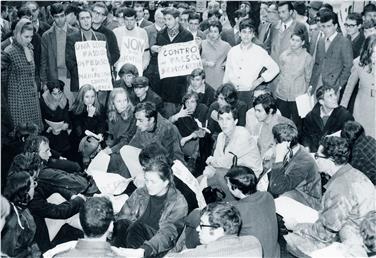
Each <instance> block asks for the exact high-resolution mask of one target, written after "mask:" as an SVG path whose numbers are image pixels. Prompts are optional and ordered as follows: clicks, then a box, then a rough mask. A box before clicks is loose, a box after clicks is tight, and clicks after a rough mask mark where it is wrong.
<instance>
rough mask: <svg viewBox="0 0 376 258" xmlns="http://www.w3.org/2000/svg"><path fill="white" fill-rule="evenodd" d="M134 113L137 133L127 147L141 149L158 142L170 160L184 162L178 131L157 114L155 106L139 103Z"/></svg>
mask: <svg viewBox="0 0 376 258" xmlns="http://www.w3.org/2000/svg"><path fill="white" fill-rule="evenodd" d="M134 112H135V117H136V120H137V122H136V126H137V131H136V134H135V135H134V136H133V138H132V140H131V141H130V143H129V145H130V146H133V147H136V148H139V149H143V148H144V147H145V146H147V145H148V144H150V143H152V142H158V143H160V144H161V145H162V146H163V147H165V148H166V149H167V151H168V153H169V158H170V159H172V160H175V159H178V160H180V161H182V162H184V154H183V152H182V150H181V148H180V138H181V136H180V134H179V131H178V129H177V128H176V127H175V125H173V124H172V123H171V122H170V121H168V120H167V119H165V118H163V117H162V116H161V115H160V114H158V112H157V108H156V106H155V104H154V103H152V102H149V101H147V102H143V103H139V104H137V106H136V107H135V111H134ZM122 155H123V154H122Z"/></svg>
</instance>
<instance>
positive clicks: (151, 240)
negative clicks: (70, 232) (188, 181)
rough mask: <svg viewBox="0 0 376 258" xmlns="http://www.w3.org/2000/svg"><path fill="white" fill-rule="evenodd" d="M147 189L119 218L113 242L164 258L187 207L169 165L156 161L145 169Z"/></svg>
mask: <svg viewBox="0 0 376 258" xmlns="http://www.w3.org/2000/svg"><path fill="white" fill-rule="evenodd" d="M144 172H145V175H144V176H145V187H142V188H138V189H136V190H135V191H134V192H133V193H132V195H131V196H130V197H129V199H128V200H127V201H126V202H125V204H124V206H123V207H122V209H121V211H120V212H119V214H118V215H117V217H116V221H115V224H114V232H113V235H112V243H113V245H114V246H117V247H127V248H135V249H140V248H141V249H143V250H144V251H145V254H144V256H145V257H149V256H155V255H163V254H164V253H166V252H168V251H169V250H170V249H171V248H173V247H174V246H175V243H176V241H177V239H178V237H179V235H180V234H181V232H182V230H183V226H184V225H183V219H184V217H185V216H186V215H187V212H188V205H187V202H186V200H185V198H184V196H183V195H182V194H181V193H180V192H179V191H178V190H177V189H176V188H175V185H174V183H173V177H172V171H171V168H170V165H169V164H167V163H165V162H163V161H161V160H158V159H154V160H153V161H150V162H148V164H147V165H146V166H145V167H144Z"/></svg>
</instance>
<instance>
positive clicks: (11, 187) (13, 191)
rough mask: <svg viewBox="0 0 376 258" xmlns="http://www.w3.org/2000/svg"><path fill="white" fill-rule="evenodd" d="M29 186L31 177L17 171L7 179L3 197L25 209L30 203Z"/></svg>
mask: <svg viewBox="0 0 376 258" xmlns="http://www.w3.org/2000/svg"><path fill="white" fill-rule="evenodd" d="M30 186H31V176H30V174H29V173H28V172H26V171H19V172H18V173H16V174H12V175H10V176H9V177H8V179H7V182H6V185H5V188H4V197H5V198H7V199H8V200H9V201H10V202H12V203H14V205H16V206H18V207H26V206H27V204H28V203H29V202H30V201H31V197H30V195H29V193H28V192H29V190H30Z"/></svg>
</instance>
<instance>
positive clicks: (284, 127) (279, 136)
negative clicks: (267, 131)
mask: <svg viewBox="0 0 376 258" xmlns="http://www.w3.org/2000/svg"><path fill="white" fill-rule="evenodd" d="M272 133H273V136H274V139H275V141H276V142H277V143H282V142H290V147H291V148H292V147H294V146H296V145H297V144H298V140H299V137H298V129H296V127H295V126H293V125H291V124H288V123H279V124H276V125H275V126H273V129H272Z"/></svg>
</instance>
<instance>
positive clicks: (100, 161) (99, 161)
mask: <svg viewBox="0 0 376 258" xmlns="http://www.w3.org/2000/svg"><path fill="white" fill-rule="evenodd" d="M108 164H110V155H108V154H106V153H105V152H104V151H103V150H102V151H100V152H99V153H98V154H97V155H96V156H95V157H94V159H92V161H91V162H90V164H89V166H88V168H87V173H88V174H89V175H92V173H93V171H102V172H107V168H108Z"/></svg>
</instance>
